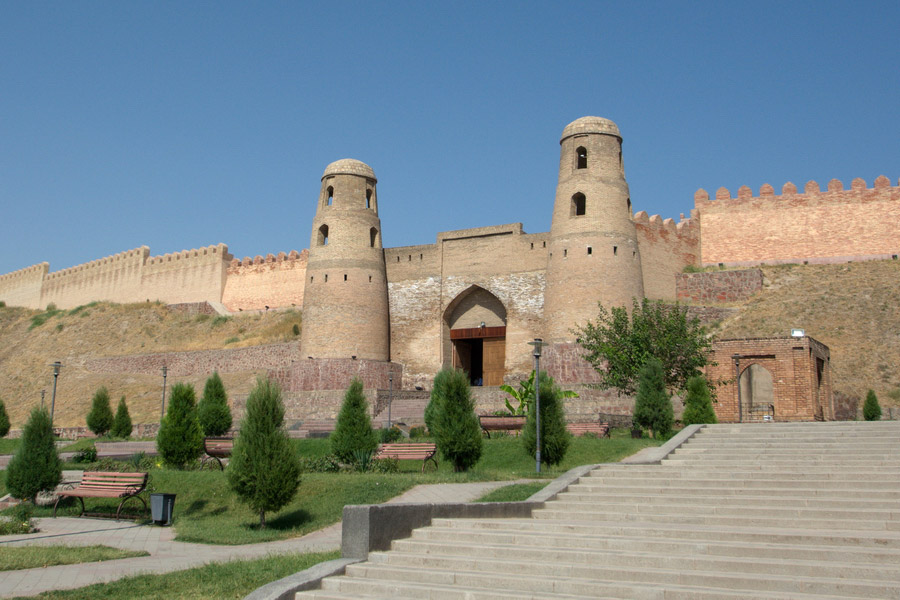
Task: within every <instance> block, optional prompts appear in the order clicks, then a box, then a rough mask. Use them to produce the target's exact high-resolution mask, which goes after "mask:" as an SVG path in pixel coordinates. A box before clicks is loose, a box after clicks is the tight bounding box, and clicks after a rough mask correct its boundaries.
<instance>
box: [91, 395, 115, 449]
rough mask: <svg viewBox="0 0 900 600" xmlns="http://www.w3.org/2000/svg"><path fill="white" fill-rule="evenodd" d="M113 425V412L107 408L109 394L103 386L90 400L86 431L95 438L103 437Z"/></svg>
mask: <svg viewBox="0 0 900 600" xmlns="http://www.w3.org/2000/svg"><path fill="white" fill-rule="evenodd" d="M112 425H113V412H112V408H110V406H109V392H108V391H107V390H106V387H105V386H103V387H101V388H100V389H98V390H97V391H96V392H94V397H93V399H92V400H91V411H90V412H89V413H88V415H87V426H88V429H90V430H91V431H93V432H94V434H95V435H97V437H103V436H104V435H106V434H107V433H109V430H110V429H112Z"/></svg>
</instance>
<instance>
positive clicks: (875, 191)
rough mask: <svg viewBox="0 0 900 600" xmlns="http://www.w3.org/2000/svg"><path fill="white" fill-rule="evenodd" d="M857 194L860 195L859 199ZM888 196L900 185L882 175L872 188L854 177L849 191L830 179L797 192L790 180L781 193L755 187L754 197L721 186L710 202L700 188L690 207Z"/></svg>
mask: <svg viewBox="0 0 900 600" xmlns="http://www.w3.org/2000/svg"><path fill="white" fill-rule="evenodd" d="M860 193H863V194H862V196H860ZM885 196H889V197H891V198H892V199H896V198H900V185H897V186H892V185H891V180H890V179H888V178H887V177H885V176H884V175H881V176H879V177H878V178H876V179H875V182H874V183H873V185H872V187H867V185H866V181H865V179H862V178H861V177H857V178H856V179H854V180H853V181H851V182H850V188H849V189H845V188H844V184H843V182H841V180H839V179H832V180H831V181H829V182H828V184H827V185H826V187H825V191H822V189H821V187H820V186H819V184H818V182H815V181H808V182H807V183H806V185H804V186H803V192H802V193H798V192H797V186H796V185H794V184H793V183H791V182H790V181H789V182H787V183H785V184H784V185H783V186H782V187H781V194H780V195H776V194H775V188H773V187H772V185H770V184H768V183H765V184H763V185H762V186H761V187H760V188H759V195H758V196H754V195H753V192H752V190H751V189H750V187H749V186H746V185H744V186H741V187H739V188H738V191H737V196H732V195H731V192H730V191H729V190H728V188H725V187H721V188H719V189H718V190H716V195H715V198H714V199H713V200H710V197H709V192H707V191H706V190H704V189H703V188H700V189H699V190H697V191H696V192H695V193H694V206H695V207H696V208H698V209H715V208H717V203H724V202H728V203H734V202H748V201H754V200H801V201H802V200H803V199H807V200H810V201H822V200H826V201H827V200H833V201H839V202H850V201H854V200H861V201H864V200H868V199H873V198H881V197H885Z"/></svg>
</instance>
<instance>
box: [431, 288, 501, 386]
mask: <svg viewBox="0 0 900 600" xmlns="http://www.w3.org/2000/svg"><path fill="white" fill-rule="evenodd" d="M441 337H442V340H441V341H442V342H443V343H442V346H443V350H444V351H443V357H444V359H443V363H444V366H445V367H456V368H459V369H462V370H464V371H466V372H467V373H468V374H469V381H470V382H471V383H472V385H500V384H502V383H503V376H504V375H505V373H506V371H505V364H506V307H505V306H503V303H502V302H501V301H500V299H499V298H497V297H496V296H495V295H493V294H492V293H490V292H489V291H487V290H486V289H484V288H482V287H479V286H477V285H473V286H470V287H469V288H467V289H466V290H464V291H463V292H461V293H460V294H459V295H457V296H456V298H454V299H453V301H452V302H450V304H449V305H448V306H447V309H446V310H445V311H444V318H443V323H442V334H441Z"/></svg>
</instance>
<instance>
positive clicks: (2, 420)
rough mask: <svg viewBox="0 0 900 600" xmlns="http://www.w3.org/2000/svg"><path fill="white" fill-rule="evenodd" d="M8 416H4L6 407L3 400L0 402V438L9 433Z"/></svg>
mask: <svg viewBox="0 0 900 600" xmlns="http://www.w3.org/2000/svg"><path fill="white" fill-rule="evenodd" d="M9 427H10V425H9V415H8V414H6V407H5V406H4V405H3V400H0V438H3V437H6V435H7V434H8V433H9Z"/></svg>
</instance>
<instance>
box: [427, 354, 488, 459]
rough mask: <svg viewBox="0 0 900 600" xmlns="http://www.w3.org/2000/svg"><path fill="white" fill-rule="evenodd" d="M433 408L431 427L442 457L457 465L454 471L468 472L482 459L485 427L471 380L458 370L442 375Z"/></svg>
mask: <svg viewBox="0 0 900 600" xmlns="http://www.w3.org/2000/svg"><path fill="white" fill-rule="evenodd" d="M429 406H433V408H432V411H433V412H432V416H431V419H432V424H431V425H429V426H428V428H429V429H430V430H431V433H432V435H434V439H435V442H436V443H437V447H438V449H439V450H440V452H441V456H443V457H444V459H445V460H448V461H450V462H451V463H452V464H453V470H454V471H456V472H460V471H467V470H468V469H469V467H471V466H472V465H474V464H475V463H477V462H478V459H479V458H481V450H482V439H481V426H480V425H479V424H478V417H477V416H476V415H475V402H474V401H473V400H472V394H471V390H470V389H469V377H468V376H467V375H466V374H465V373H464V372H463V371H459V370H456V369H444V370H442V371H441V372H439V373H438V374H437V375H436V376H435V378H434V387H433V388H432V390H431V402H430V403H429ZM426 419H427V417H426Z"/></svg>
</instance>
